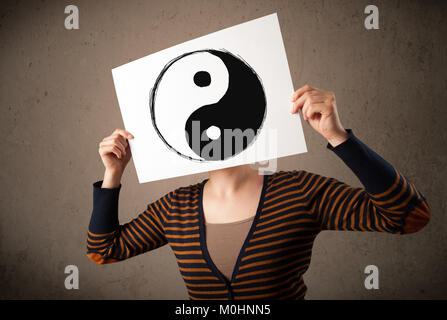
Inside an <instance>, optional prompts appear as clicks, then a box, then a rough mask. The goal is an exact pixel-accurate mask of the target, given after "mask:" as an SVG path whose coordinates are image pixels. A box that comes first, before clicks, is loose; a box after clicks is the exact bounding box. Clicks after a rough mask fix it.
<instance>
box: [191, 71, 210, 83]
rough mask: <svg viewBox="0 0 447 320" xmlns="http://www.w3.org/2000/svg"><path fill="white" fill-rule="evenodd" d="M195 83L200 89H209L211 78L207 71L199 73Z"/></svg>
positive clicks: (195, 76)
mask: <svg viewBox="0 0 447 320" xmlns="http://www.w3.org/2000/svg"><path fill="white" fill-rule="evenodd" d="M194 83H195V84H196V85H197V86H199V87H208V86H209V85H210V83H211V76H210V74H209V73H208V72H206V71H199V72H197V73H196V74H195V75H194Z"/></svg>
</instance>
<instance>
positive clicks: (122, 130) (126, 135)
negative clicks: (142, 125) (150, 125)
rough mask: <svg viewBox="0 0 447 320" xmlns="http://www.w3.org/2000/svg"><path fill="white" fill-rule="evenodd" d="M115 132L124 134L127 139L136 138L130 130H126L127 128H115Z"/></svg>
mask: <svg viewBox="0 0 447 320" xmlns="http://www.w3.org/2000/svg"><path fill="white" fill-rule="evenodd" d="M113 133H118V134H120V135H122V136H123V137H124V138H126V139H133V138H134V136H133V135H132V134H131V133H130V132H129V131H126V130H124V129H120V128H117V129H115V131H113Z"/></svg>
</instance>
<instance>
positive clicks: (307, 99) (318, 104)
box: [291, 84, 349, 147]
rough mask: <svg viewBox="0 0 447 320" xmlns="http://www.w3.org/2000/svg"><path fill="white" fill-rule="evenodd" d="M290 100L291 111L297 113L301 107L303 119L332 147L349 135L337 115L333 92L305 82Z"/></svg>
mask: <svg viewBox="0 0 447 320" xmlns="http://www.w3.org/2000/svg"><path fill="white" fill-rule="evenodd" d="M292 102H293V107H292V111H291V113H292V114H293V113H297V112H298V110H299V109H301V112H302V114H303V118H304V120H306V121H307V122H308V123H309V124H310V125H311V127H312V128H314V129H315V130H316V131H317V132H318V133H320V134H321V135H322V136H323V137H325V138H326V140H327V141H328V142H329V143H330V144H331V145H332V146H333V147H335V146H337V145H339V144H341V143H342V142H344V141H346V139H348V136H349V135H348V133H347V132H346V130H345V129H344V128H343V126H342V124H341V122H340V118H339V116H338V112H337V104H336V102H335V95H334V93H333V92H331V91H324V90H321V89H318V88H315V87H312V86H310V85H308V84H307V85H305V86H303V87H301V88H299V89H298V90H297V91H295V93H294V94H293V96H292Z"/></svg>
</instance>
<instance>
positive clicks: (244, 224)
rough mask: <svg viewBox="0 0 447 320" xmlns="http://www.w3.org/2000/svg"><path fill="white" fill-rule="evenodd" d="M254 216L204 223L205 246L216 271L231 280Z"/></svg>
mask: <svg viewBox="0 0 447 320" xmlns="http://www.w3.org/2000/svg"><path fill="white" fill-rule="evenodd" d="M254 217H255V216H252V217H250V218H247V219H244V220H240V221H236V222H228V223H208V222H206V221H205V236H206V246H207V248H208V253H209V255H210V257H211V260H212V261H213V262H214V264H215V266H216V267H217V269H218V270H219V271H220V272H221V273H222V274H223V275H224V276H225V277H226V278H227V280H231V276H232V274H233V269H234V266H235V265H236V260H237V258H238V255H239V252H240V250H241V248H242V245H243V244H244V240H245V238H246V237H247V234H248V231H249V230H250V227H251V225H252V223H253V219H254Z"/></svg>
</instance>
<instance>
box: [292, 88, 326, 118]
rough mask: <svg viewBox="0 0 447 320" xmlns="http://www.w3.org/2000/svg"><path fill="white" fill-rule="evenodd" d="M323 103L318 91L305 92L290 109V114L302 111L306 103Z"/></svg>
mask: <svg viewBox="0 0 447 320" xmlns="http://www.w3.org/2000/svg"><path fill="white" fill-rule="evenodd" d="M308 100H309V101H310V102H323V101H324V97H323V96H322V95H321V93H320V92H318V91H307V92H305V93H303V95H301V96H300V97H299V98H298V100H296V101H295V102H294V104H293V107H292V113H296V112H297V111H298V109H302V108H303V106H304V104H305V103H306V101H308Z"/></svg>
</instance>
